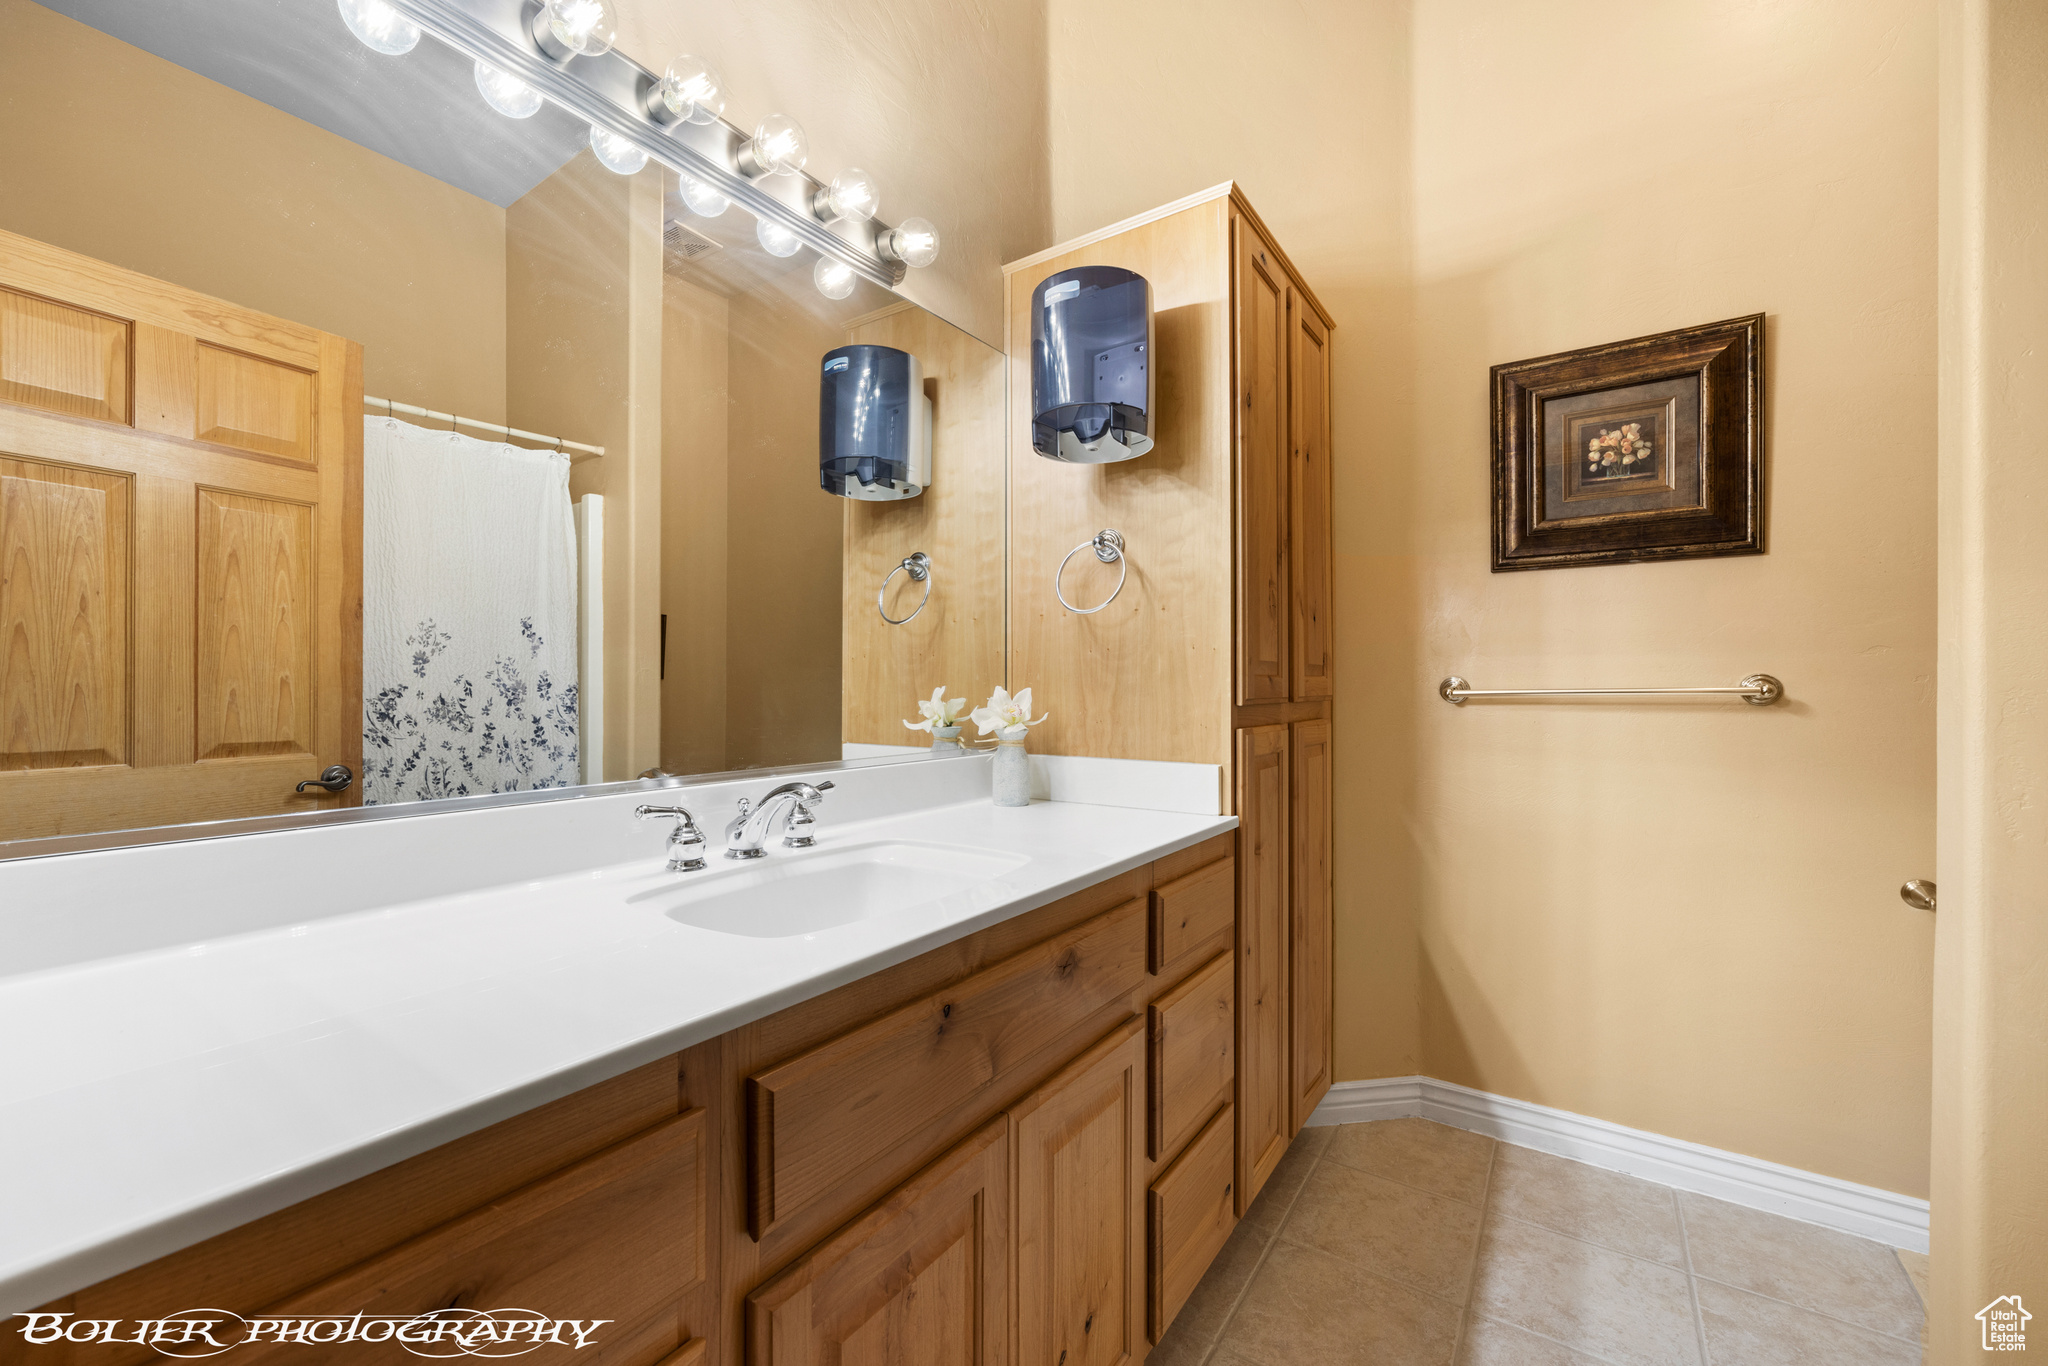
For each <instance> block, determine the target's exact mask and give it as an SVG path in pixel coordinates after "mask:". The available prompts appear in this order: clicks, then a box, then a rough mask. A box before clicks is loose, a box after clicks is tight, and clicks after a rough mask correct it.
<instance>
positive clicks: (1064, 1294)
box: [1010, 1019, 1145, 1366]
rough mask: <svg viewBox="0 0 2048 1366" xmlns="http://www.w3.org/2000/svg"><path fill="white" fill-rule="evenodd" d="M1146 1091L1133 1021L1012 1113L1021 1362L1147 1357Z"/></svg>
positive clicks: (1064, 1364)
mask: <svg viewBox="0 0 2048 1366" xmlns="http://www.w3.org/2000/svg"><path fill="white" fill-rule="evenodd" d="M1144 1093H1145V1028H1144V1023H1143V1022H1142V1021H1140V1020H1136V1019H1133V1020H1131V1021H1130V1022H1128V1023H1127V1024H1125V1025H1123V1026H1122V1027H1120V1028H1119V1029H1117V1030H1116V1031H1114V1032H1113V1033H1111V1034H1110V1035H1109V1036H1108V1037H1107V1038H1105V1039H1103V1040H1102V1042H1100V1043H1098V1044H1097V1045H1095V1047H1093V1048H1091V1049H1089V1050H1088V1052H1086V1053H1085V1054H1083V1055H1082V1056H1081V1057H1079V1058H1077V1059H1075V1061H1074V1062H1073V1064H1072V1065H1071V1066H1069V1067H1067V1068H1066V1069H1065V1070H1063V1071H1062V1072H1061V1073H1060V1074H1059V1075H1058V1076H1056V1077H1054V1078H1053V1079H1052V1080H1051V1081H1049V1082H1047V1083H1046V1084H1045V1085H1044V1086H1042V1087H1040V1088H1039V1089H1038V1090H1037V1091H1035V1092H1033V1093H1032V1094H1031V1096H1029V1097H1028V1098H1027V1099H1026V1100H1025V1101H1024V1102H1023V1103H1022V1104H1020V1105H1018V1106H1017V1107H1016V1108H1014V1109H1012V1110H1011V1111H1010V1122H1011V1129H1010V1148H1011V1153H1012V1160H1013V1161H1014V1162H1015V1164H1016V1180H1015V1185H1014V1187H1013V1189H1014V1190H1015V1191H1016V1199H1017V1205H1016V1209H1015V1211H1014V1221H1015V1222H1014V1225H1013V1226H1014V1228H1015V1230H1016V1268H1017V1361H1018V1362H1019V1363H1020V1364H1021V1363H1024V1362H1030V1363H1032V1364H1033V1366H1116V1363H1119V1362H1129V1361H1136V1360H1137V1359H1138V1357H1139V1356H1141V1355H1142V1354H1143V1353H1144V1343H1143V1342H1142V1341H1141V1339H1140V1334H1141V1333H1142V1332H1143V1327H1142V1324H1143V1320H1144V1299H1143V1294H1144V1267H1145V1225H1144V1219H1145V1206H1144V1200H1145V1151H1144V1129H1145V1121H1144V1115H1143V1107H1144Z"/></svg>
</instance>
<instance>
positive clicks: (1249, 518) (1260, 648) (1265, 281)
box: [1232, 218, 1290, 702]
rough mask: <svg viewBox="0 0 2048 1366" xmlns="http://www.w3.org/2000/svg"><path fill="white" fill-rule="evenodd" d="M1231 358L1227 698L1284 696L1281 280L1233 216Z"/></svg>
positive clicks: (1260, 243) (1257, 241)
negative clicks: (1231, 684) (1232, 676)
mask: <svg viewBox="0 0 2048 1366" xmlns="http://www.w3.org/2000/svg"><path fill="white" fill-rule="evenodd" d="M1232 226H1233V230H1234V234H1235V235H1234V238H1233V241H1234V243H1235V247H1236V252H1237V261H1236V280H1235V287H1234V289H1233V291H1232V292H1233V295H1234V302H1235V313H1236V317H1235V323H1236V328H1235V339H1234V348H1235V355H1236V359H1237V366H1236V375H1237V424H1238V426H1237V573H1238V583H1237V700H1238V701H1240V702H1281V701H1285V700H1286V699H1287V696H1288V690H1289V687H1290V683H1289V679H1288V671H1289V668H1290V661H1289V656H1288V645H1287V634H1288V623H1289V616H1290V612H1289V608H1288V595H1289V592H1290V585H1289V582H1288V572H1287V515H1288V511H1287V502H1288V498H1287V474H1288V470H1287V464H1288V461H1287V390H1286V387H1285V383H1284V380H1285V375H1286V369H1287V332H1288V328H1287V286H1286V283H1285V281H1286V276H1285V275H1284V274H1283V273H1282V272H1281V269H1280V261H1279V258H1278V256H1277V254H1276V253H1275V252H1274V251H1273V248H1272V247H1271V246H1270V245H1269V244H1268V243H1267V241H1266V239H1265V238H1263V237H1261V236H1260V235H1259V231H1258V229H1257V228H1254V227H1253V226H1252V225H1251V224H1250V223H1249V222H1248V221H1246V220H1245V219H1243V218H1238V219H1235V220H1234V221H1233V224H1232Z"/></svg>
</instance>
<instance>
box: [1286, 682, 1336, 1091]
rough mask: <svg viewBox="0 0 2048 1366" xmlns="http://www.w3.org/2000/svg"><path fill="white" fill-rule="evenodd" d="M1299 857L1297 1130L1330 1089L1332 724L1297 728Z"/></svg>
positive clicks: (1292, 897) (1292, 1000) (1293, 960)
mask: <svg viewBox="0 0 2048 1366" xmlns="http://www.w3.org/2000/svg"><path fill="white" fill-rule="evenodd" d="M1293 768H1294V773H1293V780H1294V784H1293V785H1294V809H1293V811H1292V812H1291V813H1290V814H1291V816H1292V819H1293V826H1294V829H1293V838H1294V855H1293V867H1292V869H1291V870H1290V876H1289V879H1288V891H1289V898H1288V899H1289V901H1290V903H1291V905H1292V907H1293V917H1292V919H1293V924H1292V935H1291V942H1290V944H1289V953H1288V960H1287V963H1288V977H1287V1001H1288V1008H1289V1011H1290V1013H1291V1015H1292V1020H1293V1025H1292V1031H1291V1035H1290V1039H1289V1051H1290V1053H1291V1054H1292V1064H1291V1065H1292V1069H1293V1079H1294V1084H1293V1107H1294V1117H1293V1127H1294V1128H1295V1130H1297V1131H1298V1130H1299V1129H1300V1128H1301V1126H1302V1125H1303V1124H1306V1123H1307V1122H1308V1117H1309V1112H1310V1111H1312V1110H1314V1109H1315V1108H1316V1102H1317V1101H1319V1100H1321V1099H1322V1098H1323V1093H1324V1092H1325V1091H1327V1090H1329V1089H1330V995H1331V967H1332V965H1331V960H1330V934H1331V923H1330V911H1331V905H1330V786H1331V771H1332V765H1331V751H1330V723H1329V722H1328V721H1297V722H1295V723H1294V755H1293Z"/></svg>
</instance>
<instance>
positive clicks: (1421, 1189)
mask: <svg viewBox="0 0 2048 1366" xmlns="http://www.w3.org/2000/svg"><path fill="white" fill-rule="evenodd" d="M1403 1118H1407V1116H1403ZM1385 1122H1386V1121H1384V1120H1373V1119H1366V1120H1360V1121H1359V1123H1361V1124H1383V1123H1385ZM1425 1122H1426V1123H1430V1124H1434V1123H1436V1121H1435V1120H1433V1119H1432V1120H1427V1121H1425ZM1327 1127H1330V1128H1342V1127H1343V1126H1342V1125H1330V1126H1327ZM1445 1127H1446V1128H1448V1127H1449V1126H1448V1125H1446V1126H1445ZM1482 1137H1484V1135H1482ZM1489 1141H1490V1142H1491V1143H1493V1145H1494V1146H1495V1148H1496V1149H1498V1148H1499V1147H1500V1146H1501V1142H1500V1140H1499V1139H1497V1138H1496V1139H1490V1140H1489ZM1321 1160H1322V1159H1320V1158H1318V1159H1317V1161H1318V1162H1320V1161H1321ZM1330 1160H1331V1161H1332V1162H1336V1161H1337V1159H1335V1158H1331V1159H1330ZM1487 1161H1488V1166H1487V1169H1486V1170H1487V1176H1488V1178H1489V1179H1490V1178H1491V1177H1492V1174H1493V1167H1492V1165H1491V1164H1492V1159H1491V1158H1489V1159H1487ZM1337 1165H1338V1166H1340V1167H1342V1168H1343V1169H1344V1170H1345V1171H1347V1172H1356V1173H1357V1174H1358V1175H1360V1176H1369V1177H1371V1178H1372V1179H1373V1180H1375V1181H1384V1182H1386V1183H1387V1184H1388V1185H1390V1186H1399V1187H1400V1188H1401V1189H1402V1190H1404V1191H1414V1192H1415V1193H1416V1194H1418V1195H1427V1196H1429V1197H1430V1198H1431V1199H1432V1200H1448V1201H1450V1202H1451V1203H1452V1204H1454V1205H1463V1206H1465V1207H1466V1208H1467V1209H1481V1210H1483V1209H1484V1208H1485V1206H1486V1197H1485V1196H1483V1195H1482V1196H1481V1197H1480V1198H1479V1199H1478V1200H1477V1201H1476V1202H1475V1201H1472V1200H1460V1199H1459V1198H1458V1197H1457V1196H1455V1195H1445V1194H1444V1193H1443V1192H1442V1191H1435V1190H1431V1189H1430V1188H1429V1187H1427V1186H1417V1185H1412V1184H1410V1183H1409V1182H1406V1181H1403V1180H1401V1179H1400V1178H1399V1177H1395V1176H1388V1175H1386V1174H1385V1173H1383V1172H1376V1171H1372V1170H1369V1169H1368V1168H1365V1167H1354V1166H1352V1165H1351V1164H1350V1163H1349V1162H1337Z"/></svg>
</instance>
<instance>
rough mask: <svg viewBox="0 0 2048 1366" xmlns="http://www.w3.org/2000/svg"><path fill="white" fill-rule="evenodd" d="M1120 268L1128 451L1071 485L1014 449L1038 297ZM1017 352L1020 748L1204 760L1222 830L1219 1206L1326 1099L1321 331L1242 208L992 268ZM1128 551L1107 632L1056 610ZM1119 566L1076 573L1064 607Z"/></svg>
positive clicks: (1159, 219)
mask: <svg viewBox="0 0 2048 1366" xmlns="http://www.w3.org/2000/svg"><path fill="white" fill-rule="evenodd" d="M1086 265H1104V266H1121V267H1124V268H1125V269H1128V270H1133V271H1136V272H1137V273H1138V274H1140V275H1143V276H1144V277H1145V278H1146V280H1147V281H1148V282H1149V283H1150V285H1151V288H1152V305H1153V313H1154V351H1155V355H1154V356H1153V364H1154V365H1155V366H1156V367H1157V368H1156V373H1155V375H1154V379H1155V394H1156V400H1157V408H1156V413H1155V416H1156V419H1157V420H1156V424H1155V426H1154V428H1153V435H1154V437H1155V440H1156V442H1157V444H1156V445H1155V446H1154V448H1153V449H1152V450H1151V451H1150V452H1149V453H1147V454H1146V455H1144V456H1142V457H1140V458H1138V459H1136V460H1131V461H1126V462H1122V463H1118V464H1113V465H1099V466H1096V465H1066V464H1061V463H1059V462H1056V461H1051V460H1045V459H1042V458H1040V457H1039V456H1038V455H1037V454H1036V453H1035V452H1034V451H1033V450H1032V447H1031V438H1030V421H1031V413H1030V406H1031V344H1032V343H1031V295H1032V291H1033V290H1034V289H1036V288H1037V286H1038V284H1039V283H1040V282H1041V281H1043V280H1044V279H1045V278H1046V277H1047V276H1049V275H1051V274H1053V273H1054V272H1056V271H1061V270H1066V269H1069V268H1071V267H1074V266H1086ZM1003 269H1004V273H1005V275H1006V276H1007V282H1006V284H1007V288H1006V293H1005V298H1006V301H1007V306H1008V319H1007V325H1006V335H1007V337H1008V342H1009V356H1010V394H1011V399H1010V509H1011V527H1010V543H1011V561H1012V563H1011V574H1010V583H1011V599H1010V620H1011V623H1012V628H1011V629H1012V635H1011V663H1010V675H1011V678H1012V679H1013V680H1015V681H1016V682H1018V683H1028V684H1030V685H1031V686H1032V687H1033V689H1034V690H1035V691H1036V695H1037V696H1039V697H1041V698H1044V699H1047V700H1048V701H1050V700H1051V699H1055V698H1071V699H1073V701H1072V702H1071V703H1069V704H1067V705H1065V706H1062V705H1060V704H1058V703H1056V702H1055V703H1053V704H1052V706H1051V712H1052V716H1051V719H1049V720H1048V721H1046V723H1045V724H1044V725H1043V726H1040V727H1039V728H1038V729H1037V730H1035V731H1033V733H1032V748H1033V749H1035V750H1039V751H1041V752H1046V753H1053V754H1075V755H1096V756H1104V757H1109V758H1121V759H1163V760H1176V761H1181V762H1188V763H1200V764H1214V765H1217V766H1219V767H1220V768H1221V769H1222V770H1223V771H1224V774H1225V780H1224V791H1225V793H1226V797H1225V800H1226V802H1227V803H1231V804H1233V806H1232V808H1231V809H1234V810H1235V811H1236V813H1237V815H1238V817H1239V818H1240V820H1241V821H1242V822H1243V824H1242V828H1241V829H1240V830H1239V832H1238V858H1237V862H1236V876H1237V880H1238V886H1237V895H1236V906H1235V921H1236V940H1237V945H1236V946H1237V958H1236V968H1235V971H1236V983H1235V990H1236V1006H1235V1009H1236V1027H1237V1061H1236V1073H1235V1090H1234V1099H1233V1105H1234V1110H1233V1114H1234V1124H1235V1126H1236V1129H1235V1134H1234V1138H1233V1154H1234V1162H1235V1171H1236V1194H1235V1200H1236V1205H1237V1210H1238V1212H1239V1213H1240V1214H1241V1213H1243V1211H1244V1210H1245V1208H1246V1207H1247V1206H1248V1205H1249V1204H1250V1202H1251V1200H1252V1198H1253V1197H1254V1196H1256V1195H1257V1194H1258V1193H1259V1190H1260V1188H1261V1187H1262V1186H1263V1185H1264V1184H1265V1181H1266V1179H1267V1177H1268V1176H1270V1175H1271V1174H1272V1171H1273V1168H1274V1166H1275V1165H1276V1164H1277V1163H1278V1162H1279V1159H1280V1155H1281V1154H1282V1153H1283V1152H1284V1151H1285V1150H1286V1147H1287V1143H1288V1141H1289V1140H1290V1139H1291V1138H1292V1137H1293V1136H1294V1134H1295V1132H1296V1131H1297V1130H1299V1129H1300V1127H1301V1125H1302V1123H1303V1122H1304V1121H1305V1120H1306V1119H1307V1118H1308V1116H1309V1114H1310V1112H1311V1111H1312V1110H1314V1108H1315V1105H1316V1102H1317V1101H1318V1100H1320V1099H1321V1098H1322V1095H1323V1093H1324V1092H1325V1091H1326V1090H1328V1089H1329V1085H1330V1080H1331V1076H1330V1066H1331V1059H1330V1051H1331V1043H1330V1027H1331V981H1330V971H1331V949H1330V913H1331V897H1330V840H1331V823H1330V794H1331V729H1330V710H1331V697H1332V695H1333V693H1334V690H1335V688H1334V673H1333V663H1332V657H1331V656H1332V651H1331V639H1332V637H1331V617H1330V608H1331V599H1332V594H1333V592H1334V589H1333V554H1332V544H1331V522H1330V514H1331V492H1330V489H1331V486H1330V463H1331V457H1330V337H1331V329H1332V322H1331V319H1330V317H1329V315H1328V314H1327V313H1326V312H1324V311H1323V308H1322V305H1321V304H1320V303H1318V302H1317V301H1316V299H1315V296H1314V295H1313V294H1311V293H1310V292H1309V290H1308V289H1307V287H1306V286H1305V285H1303V283H1302V281H1301V277H1300V275H1299V274H1298V273H1297V272H1296V271H1295V269H1294V267H1293V266H1292V264H1291V263H1290V262H1289V261H1288V260H1287V257H1286V255H1285V253H1283V252H1282V251H1281V250H1280V248H1279V246H1278V244H1277V243H1276V242H1275V240H1274V238H1273V235H1272V234H1271V233H1270V232H1269V231H1268V230H1267V229H1266V227H1265V225H1264V224H1263V223H1262V222H1260V220H1259V217H1258V214H1257V213H1256V212H1255V211H1254V210H1253V209H1252V206H1251V205H1250V203H1249V202H1247V201H1246V199H1245V197H1244V196H1243V195H1242V194H1241V193H1239V192H1238V191H1237V189H1236V187H1235V186H1232V185H1227V184H1226V185H1220V186H1217V187H1216V188H1214V189H1212V190H1209V191H1205V192H1204V193H1202V194H1198V195H1192V196H1190V197H1189V198H1187V199H1185V200H1181V201H1179V202H1177V203H1174V204H1170V205H1167V206H1165V207H1164V208H1161V209H1159V210H1156V211H1154V212H1152V213H1148V214H1141V215H1139V216H1138V217H1136V218H1134V219H1131V220H1129V221H1127V222H1124V223H1120V224H1117V225H1115V226H1113V227H1110V228H1106V229H1103V230H1102V231H1100V232H1097V233H1091V234H1088V235H1086V236H1084V237H1081V238H1077V239H1075V240H1074V241H1071V242H1067V243H1064V244H1062V245H1060V246H1057V247H1054V248H1052V249H1051V250H1049V251H1045V252H1041V253H1039V254H1038V255H1036V256H1033V257H1029V258H1027V259H1025V260H1023V261H1018V262H1015V263H1013V264H1011V265H1007V266H1005V267H1004V268H1003ZM1104 528H1109V529H1113V530H1116V531H1118V532H1121V533H1122V534H1123V537H1124V542H1125V546H1126V553H1127V556H1128V559H1129V565H1130V574H1129V578H1128V580H1127V582H1126V583H1125V585H1124V588H1123V591H1122V592H1121V593H1120V594H1118V596H1117V597H1116V599H1115V601H1113V602H1112V603H1110V605H1109V606H1108V607H1106V608H1104V609H1103V610H1101V611H1100V612H1097V613H1093V614H1089V615H1079V614H1075V613H1071V612H1068V611H1066V610H1065V609H1064V608H1062V607H1061V606H1060V604H1059V602H1058V600H1057V599H1056V598H1055V597H1054V596H1053V591H1052V575H1053V570H1054V567H1055V566H1056V565H1058V564H1059V562H1060V560H1061V558H1062V557H1063V556H1064V555H1065V554H1066V553H1067V551H1068V550H1069V549H1071V548H1072V547H1074V546H1076V545H1078V544H1080V543H1081V542H1083V541H1085V540H1087V539H1088V538H1089V537H1090V536H1092V535H1094V534H1095V533H1096V532H1097V531H1100V530H1102V529H1104ZM1116 574H1117V570H1116V568H1115V567H1114V566H1102V565H1098V564H1097V563H1096V562H1095V559H1094V557H1093V556H1091V555H1087V554H1082V555H1078V556H1076V557H1075V558H1074V561H1073V563H1072V565H1071V566H1070V567H1069V569H1068V570H1067V574H1066V578H1065V580H1064V583H1065V585H1066V588H1067V591H1068V593H1069V596H1070V597H1071V599H1072V600H1073V601H1075V602H1077V603H1081V604H1085V605H1092V604H1094V603H1097V602H1100V601H1102V600H1103V598H1104V597H1105V596H1107V594H1108V592H1109V589H1110V588H1111V587H1113V586H1114V584H1115V581H1116Z"/></svg>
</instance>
